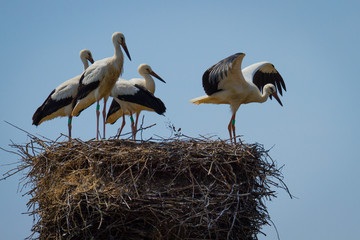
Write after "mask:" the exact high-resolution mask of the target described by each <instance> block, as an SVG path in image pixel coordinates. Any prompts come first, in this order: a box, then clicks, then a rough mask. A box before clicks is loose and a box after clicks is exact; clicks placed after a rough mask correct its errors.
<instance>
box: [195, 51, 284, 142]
mask: <svg viewBox="0 0 360 240" xmlns="http://www.w3.org/2000/svg"><path fill="white" fill-rule="evenodd" d="M244 56H245V54H244V53H236V54H234V55H231V56H230V57H228V58H225V59H223V60H221V61H220V62H218V63H216V64H215V65H213V66H212V67H210V68H209V69H207V70H206V71H205V73H204V75H203V77H202V82H203V87H204V90H205V92H206V94H207V95H206V96H202V97H198V98H194V99H191V100H190V102H192V103H195V104H201V103H214V104H229V105H230V107H231V111H232V117H231V119H230V122H229V125H228V130H229V135H230V140H231V141H232V142H234V143H236V135H235V115H236V111H237V110H238V109H239V107H240V105H241V104H247V103H251V102H259V103H263V102H265V101H266V100H267V99H268V97H270V98H271V97H272V96H274V98H275V99H276V100H277V101H278V102H279V104H280V105H281V106H282V103H281V101H280V99H279V97H278V95H277V90H278V91H279V93H280V95H282V88H283V89H284V90H285V91H286V86H285V83H284V81H283V79H282V77H281V75H280V74H279V72H278V71H277V70H276V69H275V67H274V65H273V64H271V63H269V62H259V63H255V64H253V65H250V66H248V67H246V68H245V69H243V70H241V62H242V60H243V58H244ZM240 141H241V140H240Z"/></svg>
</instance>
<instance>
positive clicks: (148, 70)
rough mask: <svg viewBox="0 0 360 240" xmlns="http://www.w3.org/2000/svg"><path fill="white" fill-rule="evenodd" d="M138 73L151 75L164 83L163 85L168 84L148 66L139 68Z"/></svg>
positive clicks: (142, 65) (144, 65)
mask: <svg viewBox="0 0 360 240" xmlns="http://www.w3.org/2000/svg"><path fill="white" fill-rule="evenodd" d="M138 72H139V73H140V75H145V74H150V75H152V76H154V77H156V78H157V79H159V80H160V81H162V82H163V83H166V82H165V81H164V80H163V79H162V78H161V77H160V76H159V75H157V74H156V73H155V72H154V71H153V70H152V69H151V67H150V66H149V65H148V64H140V66H139V67H138Z"/></svg>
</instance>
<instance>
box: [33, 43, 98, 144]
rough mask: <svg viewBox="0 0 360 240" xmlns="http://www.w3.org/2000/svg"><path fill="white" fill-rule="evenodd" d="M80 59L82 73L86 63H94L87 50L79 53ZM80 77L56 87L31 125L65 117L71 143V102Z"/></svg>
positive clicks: (37, 112)
mask: <svg viewBox="0 0 360 240" xmlns="http://www.w3.org/2000/svg"><path fill="white" fill-rule="evenodd" d="M80 59H81V61H82V62H83V64H84V71H85V70H86V69H87V68H88V67H89V64H88V61H89V62H91V63H94V59H93V57H92V55H91V52H90V51H89V50H87V49H84V50H81V51H80ZM80 77H81V75H78V76H76V77H74V78H72V79H69V80H67V81H65V82H63V83H62V84H60V85H59V86H57V87H56V88H55V89H54V90H53V91H52V92H51V93H50V95H49V96H48V97H47V99H46V100H45V101H44V103H43V104H42V105H41V106H40V107H39V108H38V109H37V110H36V112H35V113H34V115H33V117H32V120H33V123H32V124H33V125H35V126H38V125H40V124H41V123H42V122H44V121H47V120H51V119H53V118H56V117H65V116H67V117H68V129H69V141H71V121H72V116H71V112H72V110H73V107H74V106H73V105H72V102H73V100H74V97H75V95H76V92H77V89H78V86H79V80H80Z"/></svg>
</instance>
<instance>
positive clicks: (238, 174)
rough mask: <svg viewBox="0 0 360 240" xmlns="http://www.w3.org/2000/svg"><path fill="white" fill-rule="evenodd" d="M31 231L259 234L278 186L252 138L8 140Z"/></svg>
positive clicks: (68, 235) (55, 234) (57, 234)
mask: <svg viewBox="0 0 360 240" xmlns="http://www.w3.org/2000/svg"><path fill="white" fill-rule="evenodd" d="M16 147H17V148H18V152H19V153H20V155H21V156H22V158H23V161H22V162H23V164H22V167H21V169H24V168H27V169H29V172H28V174H27V176H26V184H30V186H31V190H30V191H29V192H28V194H29V195H30V196H31V199H30V201H29V203H28V207H29V210H30V212H29V214H30V215H34V216H35V217H36V218H35V223H34V226H33V228H32V231H33V235H32V236H30V238H37V239H257V235H258V233H261V227H262V226H263V225H264V224H269V221H271V220H270V217H269V214H268V211H267V209H266V205H265V203H264V200H271V199H272V198H273V197H276V192H275V191H274V189H272V188H273V187H275V188H284V189H285V190H286V191H288V190H287V188H286V185H285V184H284V183H283V181H282V178H283V176H282V174H281V172H280V169H279V168H277V166H276V163H275V162H274V161H273V160H272V159H271V157H270V156H269V155H268V151H266V150H264V148H263V147H262V146H261V145H259V144H253V145H242V144H238V145H230V144H228V143H226V142H225V141H221V140H215V141H213V140H206V139H203V140H201V139H192V138H191V139H190V138H188V139H185V140H179V139H171V140H164V141H155V142H152V141H142V142H133V141H129V140H102V141H87V142H82V141H80V140H75V141H73V142H72V143H67V142H54V141H45V140H40V139H38V138H32V140H31V142H30V143H28V144H27V145H25V146H19V145H17V146H16Z"/></svg>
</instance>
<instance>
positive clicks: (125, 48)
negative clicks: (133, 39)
mask: <svg viewBox="0 0 360 240" xmlns="http://www.w3.org/2000/svg"><path fill="white" fill-rule="evenodd" d="M121 46H122V47H123V49H124V51H125V53H126V55H127V56H128V58H129V59H130V61H131V57H130V53H129V50H128V49H127V46H126V43H123V44H121Z"/></svg>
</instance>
